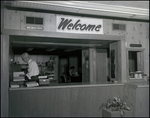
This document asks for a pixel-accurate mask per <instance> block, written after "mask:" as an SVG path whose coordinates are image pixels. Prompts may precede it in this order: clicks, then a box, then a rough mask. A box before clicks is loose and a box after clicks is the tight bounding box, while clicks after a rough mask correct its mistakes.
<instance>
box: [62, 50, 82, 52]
mask: <svg viewBox="0 0 150 118" xmlns="http://www.w3.org/2000/svg"><path fill="white" fill-rule="evenodd" d="M74 50H79V49H66V50H64V51H65V52H71V51H74Z"/></svg>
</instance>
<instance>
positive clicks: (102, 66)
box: [96, 49, 108, 82]
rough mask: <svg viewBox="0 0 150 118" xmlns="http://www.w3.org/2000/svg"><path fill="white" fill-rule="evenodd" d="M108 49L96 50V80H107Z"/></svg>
mask: <svg viewBox="0 0 150 118" xmlns="http://www.w3.org/2000/svg"><path fill="white" fill-rule="evenodd" d="M106 62H107V50H106V49H97V50H96V74H97V78H96V82H107V69H108V68H107V63H106Z"/></svg>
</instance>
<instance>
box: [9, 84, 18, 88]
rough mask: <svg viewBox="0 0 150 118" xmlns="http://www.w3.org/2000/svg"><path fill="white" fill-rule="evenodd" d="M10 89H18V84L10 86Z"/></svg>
mask: <svg viewBox="0 0 150 118" xmlns="http://www.w3.org/2000/svg"><path fill="white" fill-rule="evenodd" d="M10 87H11V88H18V87H19V85H18V84H11V85H10Z"/></svg>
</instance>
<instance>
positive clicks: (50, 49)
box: [46, 48, 56, 52]
mask: <svg viewBox="0 0 150 118" xmlns="http://www.w3.org/2000/svg"><path fill="white" fill-rule="evenodd" d="M53 50H56V49H53V48H48V49H46V51H47V52H50V51H53Z"/></svg>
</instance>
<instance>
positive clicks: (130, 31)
mask: <svg viewBox="0 0 150 118" xmlns="http://www.w3.org/2000/svg"><path fill="white" fill-rule="evenodd" d="M112 23H117V24H126V31H117V30H112ZM104 35H123V36H125V37H126V38H125V42H126V44H125V45H126V48H129V47H130V44H142V48H145V50H144V73H145V74H147V75H149V23H145V22H135V21H134V22H133V21H120V20H109V19H104Z"/></svg>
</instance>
